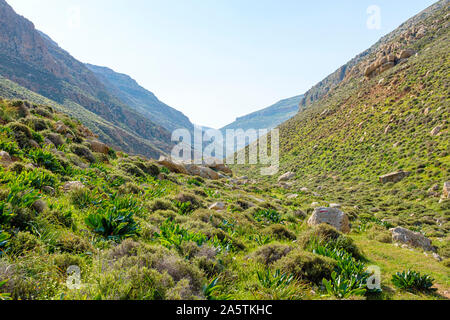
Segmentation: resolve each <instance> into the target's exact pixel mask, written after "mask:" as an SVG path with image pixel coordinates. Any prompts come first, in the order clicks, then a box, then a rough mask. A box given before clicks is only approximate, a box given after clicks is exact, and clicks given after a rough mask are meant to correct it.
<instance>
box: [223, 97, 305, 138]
mask: <svg viewBox="0 0 450 320" xmlns="http://www.w3.org/2000/svg"><path fill="white" fill-rule="evenodd" d="M302 97H303V96H296V97H292V98H289V99H284V100H281V101H279V102H277V103H275V104H274V105H271V106H270V107H267V108H264V109H262V110H259V111H256V112H253V113H250V114H248V115H246V116H243V117H239V118H237V119H236V121H234V122H233V123H230V124H229V125H227V126H225V127H223V128H222V129H220V130H221V131H223V132H225V130H227V129H234V130H237V129H243V130H244V131H246V130H248V129H255V130H258V129H273V128H275V127H277V126H278V125H280V124H282V123H283V122H285V121H286V120H289V119H290V118H292V117H293V116H295V115H296V114H297V113H298V109H299V107H298V105H299V103H300V101H301V100H302Z"/></svg>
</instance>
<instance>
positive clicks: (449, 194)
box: [442, 181, 450, 199]
mask: <svg viewBox="0 0 450 320" xmlns="http://www.w3.org/2000/svg"><path fill="white" fill-rule="evenodd" d="M442 199H450V181H447V182H446V183H444V189H443V190H442Z"/></svg>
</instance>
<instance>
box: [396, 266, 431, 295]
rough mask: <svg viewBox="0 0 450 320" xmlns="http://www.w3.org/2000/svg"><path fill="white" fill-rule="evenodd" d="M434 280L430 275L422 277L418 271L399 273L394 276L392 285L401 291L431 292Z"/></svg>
mask: <svg viewBox="0 0 450 320" xmlns="http://www.w3.org/2000/svg"><path fill="white" fill-rule="evenodd" d="M433 281H434V279H433V278H431V277H430V276H429V275H421V274H420V273H419V272H416V271H411V270H409V271H403V272H401V273H400V272H397V273H396V274H394V275H393V276H392V283H393V284H394V285H395V286H396V287H397V288H400V289H403V290H407V291H430V290H432V287H433Z"/></svg>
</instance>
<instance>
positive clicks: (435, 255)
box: [433, 252, 443, 262]
mask: <svg viewBox="0 0 450 320" xmlns="http://www.w3.org/2000/svg"><path fill="white" fill-rule="evenodd" d="M433 258H434V259H435V260H437V261H439V262H441V261H442V260H443V259H442V258H441V256H440V255H438V254H437V253H435V252H433Z"/></svg>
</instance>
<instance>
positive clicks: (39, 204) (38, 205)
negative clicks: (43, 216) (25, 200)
mask: <svg viewBox="0 0 450 320" xmlns="http://www.w3.org/2000/svg"><path fill="white" fill-rule="evenodd" d="M32 208H33V209H34V210H35V211H36V212H37V213H42V212H44V211H45V209H47V203H45V201H43V200H37V201H35V202H34V203H33V204H32Z"/></svg>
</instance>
